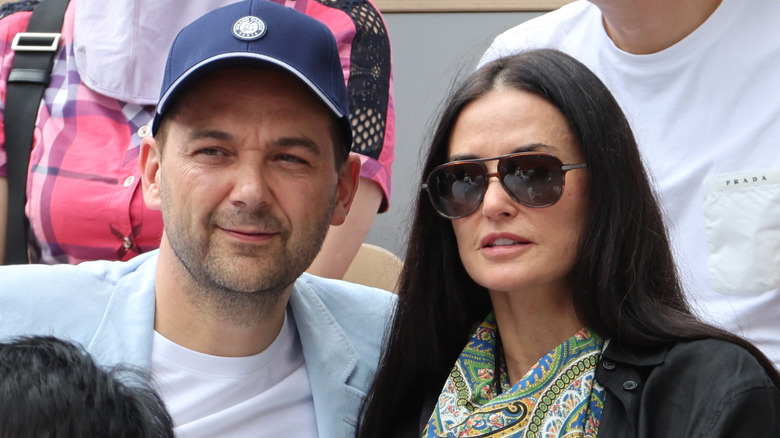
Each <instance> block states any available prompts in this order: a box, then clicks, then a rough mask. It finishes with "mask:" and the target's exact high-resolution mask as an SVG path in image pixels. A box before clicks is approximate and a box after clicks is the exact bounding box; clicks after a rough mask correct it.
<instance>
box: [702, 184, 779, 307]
mask: <svg viewBox="0 0 780 438" xmlns="http://www.w3.org/2000/svg"><path fill="white" fill-rule="evenodd" d="M704 225H705V230H706V233H707V244H708V247H709V259H708V267H709V274H710V282H711V283H712V287H713V288H714V289H715V290H716V291H718V292H720V293H724V294H731V295H758V294H761V293H763V292H766V291H769V290H773V289H777V288H778V287H780V169H767V170H755V171H748V172H740V173H733V174H724V175H716V176H713V177H710V178H708V179H707V180H706V181H705V182H704Z"/></svg>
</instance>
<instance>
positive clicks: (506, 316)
mask: <svg viewBox="0 0 780 438" xmlns="http://www.w3.org/2000/svg"><path fill="white" fill-rule="evenodd" d="M529 295H530V294H523V293H506V292H491V293H490V298H491V301H492V303H493V309H494V311H495V314H496V322H497V324H498V332H499V334H500V336H501V348H502V350H503V353H504V358H505V360H506V365H507V372H508V373H509V380H510V381H511V382H512V384H515V383H517V382H518V381H519V380H520V379H521V378H522V377H523V376H524V375H525V374H526V373H527V372H528V370H530V369H531V368H532V367H533V366H534V365H535V364H536V363H537V362H538V361H539V359H541V358H542V357H543V356H544V355H545V354H547V353H549V352H550V350H552V349H554V348H555V347H557V346H558V345H560V344H561V343H562V342H564V341H566V340H567V339H569V338H570V337H572V336H574V334H575V333H577V332H578V331H579V330H580V329H582V327H583V326H584V325H583V323H582V322H581V321H580V319H579V318H578V317H577V314H576V312H575V310H574V303H573V301H572V300H571V295H570V294H563V295H559V296H558V297H556V296H554V295H552V294H551V295H542V296H539V295H536V296H529Z"/></svg>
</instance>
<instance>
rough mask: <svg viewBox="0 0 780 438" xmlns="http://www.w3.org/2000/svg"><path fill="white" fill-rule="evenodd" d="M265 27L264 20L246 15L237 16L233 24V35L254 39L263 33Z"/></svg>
mask: <svg viewBox="0 0 780 438" xmlns="http://www.w3.org/2000/svg"><path fill="white" fill-rule="evenodd" d="M266 29H267V27H266V25H265V22H264V21H263V20H261V19H259V18H257V17H252V16H246V17H243V18H239V19H238V21H236V23H235V24H233V35H234V36H235V37H236V38H238V39H240V40H244V41H254V40H256V39H259V38H262V37H263V35H265V31H266Z"/></svg>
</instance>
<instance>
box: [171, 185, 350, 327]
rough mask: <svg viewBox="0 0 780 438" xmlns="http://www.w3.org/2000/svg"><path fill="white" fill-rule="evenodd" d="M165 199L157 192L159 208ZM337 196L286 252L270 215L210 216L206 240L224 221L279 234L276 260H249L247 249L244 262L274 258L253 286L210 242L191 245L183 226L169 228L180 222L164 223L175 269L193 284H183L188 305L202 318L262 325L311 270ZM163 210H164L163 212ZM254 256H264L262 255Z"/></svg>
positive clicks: (285, 238) (285, 236)
mask: <svg viewBox="0 0 780 438" xmlns="http://www.w3.org/2000/svg"><path fill="white" fill-rule="evenodd" d="M165 193H166V191H165V190H161V194H162V205H163V207H165V206H166V204H167V205H170V204H168V203H169V202H170V199H167V196H166V195H165ZM336 196H337V190H336V191H334V193H333V195H332V196H331V198H330V200H329V202H328V209H327V210H326V211H324V212H322V213H321V214H320V217H319V218H318V219H317V220H316V222H315V223H314V224H313V228H311V229H309V230H308V231H306V232H305V234H304V235H299V237H298V238H297V241H296V242H293V243H294V246H293V247H292V248H288V247H287V243H288V242H289V238H290V236H291V233H290V230H288V229H285V228H284V227H283V222H282V221H281V220H279V219H278V218H277V217H275V216H273V215H272V214H271V213H269V212H263V211H256V212H253V213H241V212H238V213H236V214H231V215H230V216H232V217H231V218H226V217H225V216H226V215H225V214H220V215H219V217H215V215H214V214H212V215H210V216H209V218H208V220H207V224H209V225H210V226H209V227H207V228H206V230H207V232H208V233H209V236H210V235H211V233H212V229H213V228H212V227H213V224H214V223H220V222H219V221H220V220H222V221H227V222H222V223H223V225H225V224H231V225H236V224H239V223H241V224H254V225H258V224H260V225H261V226H262V227H263V229H269V230H274V231H277V232H279V235H278V237H277V238H279V239H281V251H280V253H279V254H265V255H263V254H252V253H251V252H252V251H251V250H252V249H256V248H252V247H251V246H249V245H247V250H248V252H247V253H246V254H243V255H244V256H245V257H250V258H251V257H269V258H270V257H274V260H266V262H269V263H264V264H263V265H262V266H261V269H262V270H264V271H265V272H264V273H263V274H262V275H260V276H259V277H256V278H254V280H253V277H252V276H251V275H249V276H246V277H245V278H237V275H236V272H235V271H237V266H236V265H235V264H233V262H234V261H235V260H234V259H232V258H231V257H229V256H226V255H222V256H220V255H218V254H214V252H215V251H218V249H215V248H214V247H213V246H211V245H210V239H207V240H206V241H205V242H196V241H195V239H192V238H191V237H190V238H189V239H187V236H188V233H187V232H186V226H185V227H181V226H178V227H177V226H175V225H169V224H172V223H174V224H181V223H182V221H175V220H174V221H168V220H165V219H167V218H164V220H163V223H164V228H165V233H166V236H167V238H168V242H169V244H170V246H171V249H172V250H173V253H174V255H175V256H176V258H177V259H178V261H179V269H182V270H183V271H184V275H186V276H188V277H189V278H190V279H191V280H192V281H191V282H188V283H189V284H190V285H191V287H190V293H189V297H190V299H191V302H192V304H193V305H194V306H195V307H196V308H198V309H199V310H200V311H202V312H204V313H205V314H208V315H211V316H213V317H217V318H218V319H220V320H224V321H229V322H231V323H233V324H238V325H245V326H250V325H255V324H257V322H258V321H262V320H264V319H266V318H267V317H268V315H269V314H271V313H272V312H273V311H274V310H275V309H276V307H277V305H278V302H279V299H280V297H281V296H282V295H283V294H284V293H285V291H286V290H287V289H288V287H289V286H290V285H291V284H292V283H294V282H295V280H296V279H297V278H298V277H299V276H300V275H301V274H302V273H303V272H304V271H305V270H306V269H307V268H308V267H309V265H311V263H312V261H314V258H315V257H316V255H317V253H318V252H319V250H320V248H321V247H322V243H323V241H324V240H325V236H326V234H327V232H328V229H329V225H330V221H331V218H332V216H333V208H334V206H335V202H336ZM166 210H168V209H166V208H163V211H166ZM164 216H165V215H164ZM183 236H184V237H183ZM258 252H259V253H262V252H265V251H264V249H261V251H258ZM239 270H240V269H239ZM238 274H240V272H238Z"/></svg>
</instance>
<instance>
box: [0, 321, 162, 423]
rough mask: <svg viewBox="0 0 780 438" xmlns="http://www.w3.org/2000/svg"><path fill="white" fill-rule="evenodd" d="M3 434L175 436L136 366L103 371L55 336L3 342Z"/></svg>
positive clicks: (0, 380)
mask: <svg viewBox="0 0 780 438" xmlns="http://www.w3.org/2000/svg"><path fill="white" fill-rule="evenodd" d="M0 394H2V395H3V396H2V397H0V437H4V438H11V437H13V438H36V437H41V436H51V437H55V436H62V437H65V436H68V437H91V438H125V437H126V438H173V437H174V435H173V421H172V420H171V417H170V415H168V411H166V410H165V406H164V405H163V401H162V400H161V399H160V397H159V396H158V395H157V393H156V392H155V391H154V389H153V388H152V387H151V386H150V385H149V383H148V382H147V381H146V380H145V376H144V375H143V373H140V372H139V371H138V370H137V369H134V368H127V367H122V366H119V367H114V368H111V369H103V368H101V367H99V366H98V365H97V364H96V363H95V362H94V361H93V359H92V357H91V356H90V355H89V353H87V352H86V351H84V349H83V348H82V347H80V346H77V345H74V344H72V343H69V342H67V341H64V340H62V339H57V338H54V337H51V336H33V337H21V338H19V339H15V340H13V342H10V343H2V344H0Z"/></svg>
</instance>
